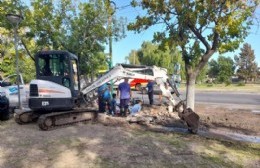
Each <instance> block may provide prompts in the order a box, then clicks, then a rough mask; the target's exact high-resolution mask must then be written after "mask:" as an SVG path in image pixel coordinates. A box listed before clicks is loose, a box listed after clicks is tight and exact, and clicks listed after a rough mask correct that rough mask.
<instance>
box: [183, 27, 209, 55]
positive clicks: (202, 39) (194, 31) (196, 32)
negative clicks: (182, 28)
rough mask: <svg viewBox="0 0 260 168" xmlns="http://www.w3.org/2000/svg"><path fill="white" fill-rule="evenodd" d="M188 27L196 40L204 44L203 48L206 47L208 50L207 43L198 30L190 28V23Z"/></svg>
mask: <svg viewBox="0 0 260 168" xmlns="http://www.w3.org/2000/svg"><path fill="white" fill-rule="evenodd" d="M188 27H189V29H190V30H191V31H192V32H193V33H194V34H195V35H196V37H198V39H199V40H200V41H201V42H202V43H203V44H204V46H205V47H206V50H207V51H208V50H210V45H209V43H208V42H207V41H206V39H205V38H204V37H203V36H202V35H201V34H200V33H199V32H198V30H197V29H196V28H195V27H194V26H192V25H191V24H190V23H188Z"/></svg>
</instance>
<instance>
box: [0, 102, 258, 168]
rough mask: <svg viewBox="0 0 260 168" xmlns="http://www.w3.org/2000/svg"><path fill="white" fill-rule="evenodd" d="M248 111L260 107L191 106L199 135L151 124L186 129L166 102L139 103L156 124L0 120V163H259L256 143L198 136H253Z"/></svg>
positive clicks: (8, 166) (82, 166)
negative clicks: (43, 126) (54, 125)
mask: <svg viewBox="0 0 260 168" xmlns="http://www.w3.org/2000/svg"><path fill="white" fill-rule="evenodd" d="M254 109H260V108H259V107H252V106H250V107H245V106H239V107H238V106H234V105H223V106H220V105H214V104H211V105H209V104H197V105H196V107H195V111H196V113H198V114H199V116H200V127H199V134H189V133H187V132H185V131H184V132H181V133H176V132H171V131H167V129H158V127H156V126H157V124H161V125H163V126H167V128H169V127H170V128H172V127H178V128H182V129H183V130H186V128H187V127H186V125H185V123H184V122H183V121H181V120H180V119H178V118H177V114H176V113H168V112H167V109H166V106H154V107H152V108H151V107H144V109H143V113H149V114H151V115H157V117H158V116H159V118H160V120H158V119H157V120H156V122H157V123H156V124H155V123H150V124H148V123H147V122H144V123H140V124H135V123H133V124H129V123H128V122H127V121H126V118H121V117H110V116H107V115H100V117H99V121H98V122H96V123H92V122H89V123H81V124H77V125H72V126H66V127H61V128H58V129H54V130H52V131H41V130H39V128H38V126H37V124H36V123H31V124H26V125H18V124H16V123H15V122H14V120H13V119H10V120H8V121H4V122H3V121H0V139H1V145H0V167H1V168H45V167H46V168H47V167H48V168H86V167H113V168H114V167H260V159H259V158H260V143H250V142H241V141H235V140H231V139H228V138H223V137H224V136H222V137H221V138H220V136H216V137H211V136H204V135H205V134H202V132H210V131H212V130H218V131H219V132H224V133H228V132H231V133H237V134H244V135H247V136H254V137H256V138H259V136H260V125H259V124H260V122H259V118H260V114H259V113H253V112H252V110H254ZM169 118H170V119H169ZM128 119H129V118H128ZM162 128H165V127H162ZM169 130H170V129H169Z"/></svg>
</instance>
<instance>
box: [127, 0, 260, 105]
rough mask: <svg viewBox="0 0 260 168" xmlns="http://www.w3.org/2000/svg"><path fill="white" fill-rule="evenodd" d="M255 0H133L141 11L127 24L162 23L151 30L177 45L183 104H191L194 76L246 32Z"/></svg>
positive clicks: (141, 26)
mask: <svg viewBox="0 0 260 168" xmlns="http://www.w3.org/2000/svg"><path fill="white" fill-rule="evenodd" d="M258 3H259V1H258V0H250V1H244V0H243V1H242V0H184V1H173V0H170V1H168V0H158V1H154V0H142V1H141V2H140V3H139V2H137V1H135V0H133V1H132V5H133V6H141V7H142V8H143V9H144V10H145V11H146V13H145V15H142V16H137V17H136V21H135V22H134V23H131V24H129V25H128V28H129V29H130V30H135V31H137V32H141V31H144V30H146V29H148V28H149V27H151V26H154V25H160V24H163V27H165V28H164V29H162V28H161V29H159V30H160V31H158V32H155V33H154V40H155V41H157V42H160V43H161V44H164V45H168V46H174V45H173V44H176V45H177V46H179V47H180V49H181V52H182V57H183V60H184V62H185V70H186V77H187V92H186V93H187V94H186V97H187V105H188V106H189V107H191V108H194V100H195V93H194V90H195V80H196V76H197V75H198V74H199V73H200V71H201V70H202V69H203V67H204V66H205V65H206V64H207V62H208V60H209V59H210V58H211V56H212V55H213V54H214V53H215V52H220V53H225V52H227V51H234V50H235V49H237V48H238V47H239V44H240V43H241V42H242V41H243V39H244V38H245V37H246V36H247V34H248V30H249V26H250V25H251V24H252V15H253V13H254V11H255V9H256V7H257V5H258Z"/></svg>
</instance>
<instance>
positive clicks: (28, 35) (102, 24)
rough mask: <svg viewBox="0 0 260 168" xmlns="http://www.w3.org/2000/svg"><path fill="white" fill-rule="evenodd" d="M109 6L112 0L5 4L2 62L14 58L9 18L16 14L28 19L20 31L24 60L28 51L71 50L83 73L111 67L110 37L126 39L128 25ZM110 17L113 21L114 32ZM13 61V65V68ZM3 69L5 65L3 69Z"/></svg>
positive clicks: (1, 9) (0, 17)
mask: <svg viewBox="0 0 260 168" xmlns="http://www.w3.org/2000/svg"><path fill="white" fill-rule="evenodd" d="M108 3H109V1H108V0H90V1H88V2H78V3H76V2H74V1H71V0H60V1H52V0H37V1H30V4H29V5H28V4H25V3H23V2H22V1H20V0H15V1H11V0H6V1H3V2H2V1H1V5H0V33H1V40H0V51H1V52H0V53H1V59H3V58H5V59H3V60H8V59H6V58H10V59H14V57H13V55H12V54H11V53H13V50H14V46H13V40H12V39H13V28H12V26H11V24H10V23H8V21H7V19H6V18H5V15H6V14H8V13H15V14H21V15H22V16H23V18H24V20H23V21H22V22H21V23H20V25H19V30H18V34H19V53H22V56H21V58H23V59H25V58H27V57H28V55H26V52H24V51H28V52H27V53H28V54H29V55H30V56H31V57H33V55H34V54H35V53H36V52H38V51H40V50H43V49H53V50H68V51H70V52H72V53H74V54H76V55H78V56H79V57H80V69H81V73H83V74H90V73H91V72H96V71H95V70H97V69H104V67H106V66H107V64H106V63H107V62H106V55H105V53H104V49H105V45H106V44H107V42H108V37H110V36H111V35H112V36H113V38H114V39H115V40H118V39H120V38H122V37H124V22H125V20H124V19H122V18H120V19H117V18H116V16H115V15H112V17H111V12H110V11H111V8H110V5H108ZM109 17H111V18H112V22H111V24H110V26H111V29H110V30H108V18H109ZM10 51H12V52H10ZM12 62H13V61H11V62H10V63H11V64H10V65H13V64H12ZM27 63H30V64H31V63H32V62H30V61H28V62H27ZM3 66H4V65H3V64H2V65H1V67H2V69H3ZM20 66H21V65H20ZM8 73H11V71H10V72H8ZM25 73H26V72H25ZM25 75H26V74H25Z"/></svg>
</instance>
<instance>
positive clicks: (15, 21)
mask: <svg viewBox="0 0 260 168" xmlns="http://www.w3.org/2000/svg"><path fill="white" fill-rule="evenodd" d="M6 18H7V20H8V21H9V22H10V23H11V24H12V26H13V28H14V45H15V58H16V75H17V78H16V83H17V93H18V108H19V109H20V110H21V109H22V104H21V94H20V80H21V78H20V71H19V57H18V40H17V30H18V26H19V24H20V22H21V21H22V20H23V17H22V16H21V15H17V14H7V15H6Z"/></svg>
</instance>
